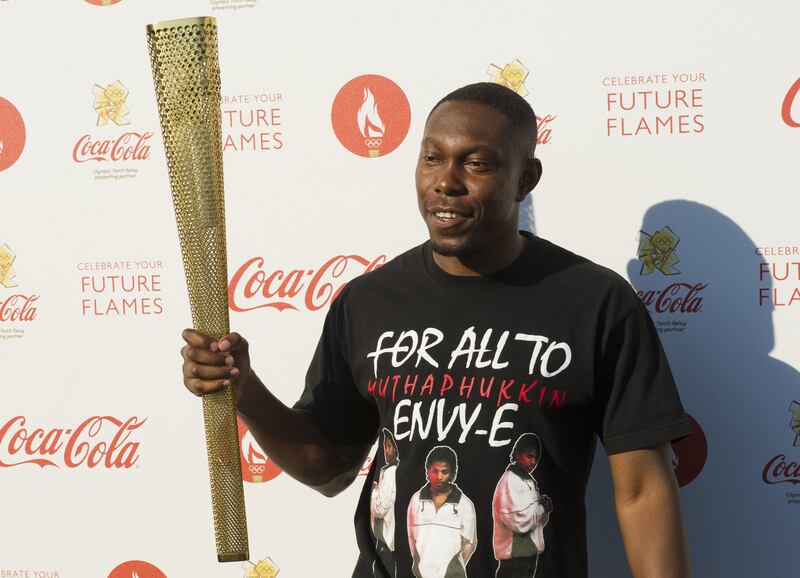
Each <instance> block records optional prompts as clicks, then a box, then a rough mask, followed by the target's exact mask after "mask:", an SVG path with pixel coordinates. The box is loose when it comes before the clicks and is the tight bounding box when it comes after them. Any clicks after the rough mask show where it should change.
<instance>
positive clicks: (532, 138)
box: [428, 82, 538, 158]
mask: <svg viewBox="0 0 800 578" xmlns="http://www.w3.org/2000/svg"><path fill="white" fill-rule="evenodd" d="M445 102H474V103H477V104H482V105H483V106H486V107H488V108H491V109H494V110H496V111H498V112H500V113H502V114H503V115H505V117H506V118H507V119H508V127H509V130H510V131H511V134H512V136H513V137H514V139H515V140H516V141H517V144H518V145H519V146H520V148H521V150H522V151H523V152H525V153H526V154H527V156H528V157H529V158H533V153H534V152H535V150H536V139H537V136H538V132H537V128H536V114H535V113H534V112H533V108H532V107H531V105H530V104H528V101H527V100H525V99H524V98H522V97H521V96H520V95H519V94H517V93H516V92H514V91H513V90H511V89H510V88H507V87H505V86H503V85H502V84H497V83H496V82H476V83H475V84H468V85H467V86H462V87H461V88H458V89H456V90H454V91H453V92H451V93H450V94H448V95H447V96H445V97H444V98H443V99H442V100H440V101H439V102H437V103H436V105H435V106H434V107H433V108H432V109H431V112H430V113H429V114H428V118H430V115H431V114H433V111H434V110H436V109H437V108H439V106H440V105H442V104H444V103H445Z"/></svg>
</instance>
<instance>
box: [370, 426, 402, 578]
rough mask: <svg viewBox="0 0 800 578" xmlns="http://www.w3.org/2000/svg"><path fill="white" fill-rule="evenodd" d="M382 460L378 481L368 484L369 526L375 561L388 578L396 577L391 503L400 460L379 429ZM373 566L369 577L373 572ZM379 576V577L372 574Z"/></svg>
mask: <svg viewBox="0 0 800 578" xmlns="http://www.w3.org/2000/svg"><path fill="white" fill-rule="evenodd" d="M383 459H384V466H383V467H382V468H381V470H380V472H379V473H378V481H377V482H372V493H371V495H370V501H369V507H370V522H371V526H372V534H373V536H375V539H376V540H377V542H376V545H375V551H376V558H380V560H381V562H382V563H383V566H384V567H385V568H386V570H387V571H388V572H389V574H390V575H391V576H395V575H396V574H397V570H396V568H395V561H394V528H395V515H394V501H395V498H396V496H397V482H396V475H397V466H398V464H399V463H400V457H399V454H398V452H397V443H396V442H395V441H394V437H393V436H392V433H391V432H390V431H389V430H388V429H386V428H383ZM377 563H378V562H377V559H376V561H375V563H373V568H372V570H373V573H375V572H376V570H375V564H377ZM375 575H376V576H381V575H382V574H377V573H376V574H375Z"/></svg>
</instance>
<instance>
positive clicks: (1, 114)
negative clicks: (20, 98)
mask: <svg viewBox="0 0 800 578" xmlns="http://www.w3.org/2000/svg"><path fill="white" fill-rule="evenodd" d="M24 148H25V122H24V121H23V120H22V115H21V114H20V113H19V111H18V110H17V107H15V106H14V105H13V104H11V102H9V101H7V100H6V99H5V98H3V97H0V172H2V171H4V170H6V169H7V168H9V167H11V165H13V164H14V163H16V162H17V161H18V160H19V157H20V156H21V155H22V149H24Z"/></svg>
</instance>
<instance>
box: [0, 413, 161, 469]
mask: <svg viewBox="0 0 800 578" xmlns="http://www.w3.org/2000/svg"><path fill="white" fill-rule="evenodd" d="M146 421H147V418H144V419H140V418H138V417H131V418H128V419H127V420H125V421H122V420H119V419H117V418H115V417H112V416H108V415H106V416H94V417H90V418H88V419H86V420H84V421H83V422H82V423H80V424H79V425H78V426H77V427H75V428H54V429H44V428H39V427H37V428H30V427H28V426H27V420H26V419H25V417H23V416H21V415H19V416H16V417H13V418H11V419H10V420H8V421H7V422H6V423H5V425H3V426H2V427H1V428H0V468H10V467H14V466H21V465H23V464H35V465H37V466H39V467H41V468H45V467H47V466H54V467H56V468H58V467H60V466H61V465H63V466H66V467H67V468H78V467H86V468H89V469H92V468H97V467H101V468H107V469H129V468H131V467H133V465H134V464H136V462H137V461H139V442H137V441H133V439H132V436H133V433H134V432H135V431H136V430H138V429H139V428H140V427H141V426H142V424H144V423H145V422H146Z"/></svg>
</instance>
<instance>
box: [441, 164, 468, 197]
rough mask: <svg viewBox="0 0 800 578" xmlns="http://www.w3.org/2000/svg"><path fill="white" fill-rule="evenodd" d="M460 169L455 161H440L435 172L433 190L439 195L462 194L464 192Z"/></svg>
mask: <svg viewBox="0 0 800 578" xmlns="http://www.w3.org/2000/svg"><path fill="white" fill-rule="evenodd" d="M460 170H461V166H460V164H459V163H457V162H455V161H447V162H444V163H442V165H441V166H440V167H439V170H438V171H437V173H436V182H435V185H434V188H433V190H434V192H436V193H438V194H440V195H463V194H464V193H466V189H465V187H464V181H463V180H462V178H461V174H460Z"/></svg>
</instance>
